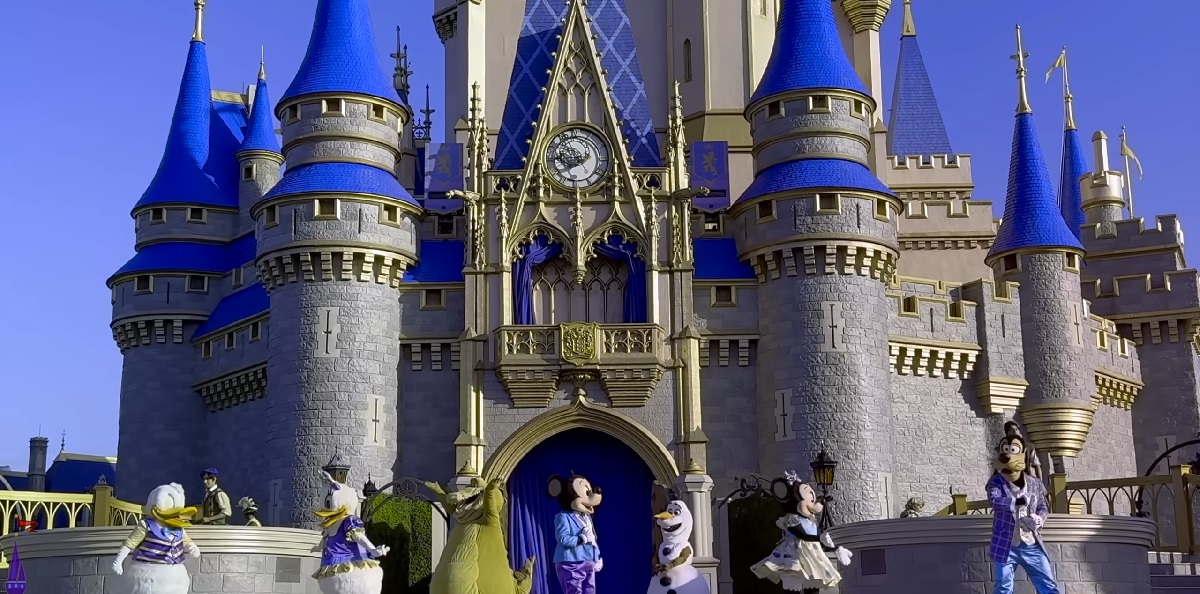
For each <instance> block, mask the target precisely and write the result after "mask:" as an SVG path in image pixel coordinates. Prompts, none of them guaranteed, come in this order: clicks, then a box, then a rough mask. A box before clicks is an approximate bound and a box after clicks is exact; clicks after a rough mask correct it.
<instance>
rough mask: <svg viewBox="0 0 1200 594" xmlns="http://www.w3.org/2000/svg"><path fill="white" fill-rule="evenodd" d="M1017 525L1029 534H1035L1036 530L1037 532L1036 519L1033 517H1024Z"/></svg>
mask: <svg viewBox="0 0 1200 594" xmlns="http://www.w3.org/2000/svg"><path fill="white" fill-rule="evenodd" d="M1019 523H1020V525H1021V527H1022V528H1024V529H1026V530H1028V531H1030V532H1037V530H1038V522H1037V519H1036V518H1034V517H1033V516H1025V517H1023V518H1021V519H1020V520H1019Z"/></svg>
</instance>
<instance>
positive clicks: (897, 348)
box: [888, 338, 980, 379]
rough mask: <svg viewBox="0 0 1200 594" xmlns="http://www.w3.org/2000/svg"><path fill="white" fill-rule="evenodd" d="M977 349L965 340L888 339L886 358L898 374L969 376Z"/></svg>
mask: <svg viewBox="0 0 1200 594" xmlns="http://www.w3.org/2000/svg"><path fill="white" fill-rule="evenodd" d="M979 351H980V348H979V347H978V346H976V345H973V344H967V343H951V344H936V343H933V342H927V343H926V342H915V341H914V342H908V341H901V340H897V339H895V338H893V339H892V340H890V341H888V353H889V357H888V358H889V362H890V364H891V368H892V372H894V373H896V374H897V375H915V376H918V377H923V376H928V377H945V378H955V379H970V377H971V372H973V371H974V370H975V362H976V360H977V359H978V358H979Z"/></svg>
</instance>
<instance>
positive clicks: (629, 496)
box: [508, 429, 655, 594]
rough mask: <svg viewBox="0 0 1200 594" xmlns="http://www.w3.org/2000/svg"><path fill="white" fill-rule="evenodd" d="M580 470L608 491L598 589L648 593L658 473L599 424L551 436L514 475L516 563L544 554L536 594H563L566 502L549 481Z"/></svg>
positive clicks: (602, 510) (600, 520)
mask: <svg viewBox="0 0 1200 594" xmlns="http://www.w3.org/2000/svg"><path fill="white" fill-rule="evenodd" d="M572 471H573V472H577V473H579V474H581V475H583V476H586V477H588V479H590V480H591V481H592V484H594V485H596V486H598V487H600V488H601V489H602V490H603V491H604V501H602V502H601V503H600V506H599V507H597V508H596V516H595V521H596V537H597V540H598V541H599V544H600V555H601V556H602V557H603V558H604V571H601V572H600V573H599V574H597V575H596V591H597V592H600V593H602V594H639V593H641V592H645V591H646V586H647V585H648V584H649V583H650V560H651V558H652V557H653V555H654V541H653V538H654V530H655V528H654V520H653V517H652V516H653V514H654V506H653V503H652V501H651V498H652V497H653V488H654V476H653V475H652V474H651V473H650V469H649V468H647V467H646V463H645V462H643V461H642V459H641V457H640V456H638V455H637V453H635V452H634V451H633V450H632V449H630V447H629V446H627V445H625V444H624V443H623V442H621V441H620V440H618V439H616V438H615V437H612V436H611V435H609V434H607V433H602V432H599V431H594V430H591V429H570V430H567V431H564V432H562V433H559V434H558V435H554V436H552V437H549V438H547V439H546V440H545V441H543V442H542V443H540V444H538V446H537V447H535V448H533V450H532V451H530V452H529V453H528V454H526V455H525V457H524V458H523V459H522V460H521V462H520V463H519V464H517V467H516V469H515V470H514V471H513V473H512V476H510V477H509V479H508V495H509V498H510V499H509V502H508V556H509V562H510V564H511V565H513V566H514V568H519V567H520V566H521V565H523V564H524V563H525V559H527V558H529V556H531V555H533V556H536V557H537V563H536V565H535V566H534V581H533V590H532V594H562V589H561V588H560V587H559V585H558V579H557V578H556V577H555V575H554V545H555V542H554V516H555V514H557V513H558V512H559V506H558V503H557V502H555V500H553V499H551V498H550V496H549V495H547V494H546V481H547V480H549V478H550V476H551V475H554V474H561V475H563V476H568V475H570V474H571V472H572Z"/></svg>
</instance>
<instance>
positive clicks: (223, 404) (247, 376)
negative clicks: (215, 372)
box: [196, 363, 267, 412]
mask: <svg viewBox="0 0 1200 594" xmlns="http://www.w3.org/2000/svg"><path fill="white" fill-rule="evenodd" d="M196 391H197V392H198V393H199V394H200V396H201V397H202V398H204V404H205V406H207V407H208V411H209V412H217V411H219V410H224V409H227V408H232V407H234V406H238V405H239V404H245V403H247V402H251V401H253V400H258V399H259V398H266V397H267V364H266V363H259V364H256V365H252V366H250V367H248V368H244V369H239V370H237V371H233V372H231V373H228V374H225V375H223V376H221V377H218V378H214V379H210V380H206V381H203V382H201V383H199V384H196Z"/></svg>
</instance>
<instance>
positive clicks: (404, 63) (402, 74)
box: [392, 27, 413, 94]
mask: <svg viewBox="0 0 1200 594" xmlns="http://www.w3.org/2000/svg"><path fill="white" fill-rule="evenodd" d="M392 57H393V58H395V59H396V72H395V74H394V75H393V78H394V79H395V83H396V84H395V86H396V90H397V91H399V92H401V93H405V94H407V93H408V89H409V85H408V77H409V76H412V73H413V72H412V70H409V69H408V46H407V45H404V43H403V41H402V40H401V39H400V27H396V53H394V54H392Z"/></svg>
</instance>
